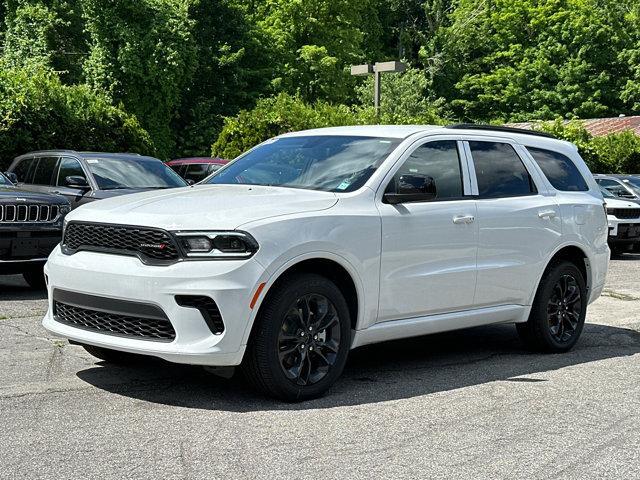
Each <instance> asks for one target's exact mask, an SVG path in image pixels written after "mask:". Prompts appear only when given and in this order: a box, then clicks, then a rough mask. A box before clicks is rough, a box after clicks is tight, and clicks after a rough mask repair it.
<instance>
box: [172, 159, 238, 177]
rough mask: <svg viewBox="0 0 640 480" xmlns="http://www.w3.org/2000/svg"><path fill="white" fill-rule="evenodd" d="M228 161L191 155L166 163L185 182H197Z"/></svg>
mask: <svg viewBox="0 0 640 480" xmlns="http://www.w3.org/2000/svg"><path fill="white" fill-rule="evenodd" d="M228 162H229V160H224V159H222V158H211V157H193V158H177V159H175V160H169V161H168V162H167V165H168V166H170V167H171V168H172V169H173V170H174V171H175V172H176V173H177V174H178V175H180V176H181V177H182V178H184V179H185V180H186V181H187V182H189V183H198V182H199V181H200V180H204V179H205V178H207V177H208V176H209V175H211V174H212V173H213V172H215V171H216V170H218V169H219V168H220V167H222V166H223V165H225V164H227V163H228Z"/></svg>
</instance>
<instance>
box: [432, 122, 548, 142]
mask: <svg viewBox="0 0 640 480" xmlns="http://www.w3.org/2000/svg"><path fill="white" fill-rule="evenodd" d="M444 128H453V129H456V130H489V131H493V132H505V133H520V134H522V135H534V136H536V137H546V138H556V136H555V135H552V134H550V133H547V132H540V131H537V130H526V129H524V128H515V127H504V126H502V125H483V124H479V123H455V124H452V125H447V126H446V127H444Z"/></svg>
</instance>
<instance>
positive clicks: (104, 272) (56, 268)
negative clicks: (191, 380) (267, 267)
mask: <svg viewBox="0 0 640 480" xmlns="http://www.w3.org/2000/svg"><path fill="white" fill-rule="evenodd" d="M45 274H46V275H47V277H48V287H47V288H48V292H49V308H48V311H47V313H46V315H45V317H44V320H43V322H42V324H43V326H44V327H45V328H46V329H47V330H48V331H49V332H51V333H53V334H55V335H59V336H62V337H65V338H68V339H70V340H74V341H76V342H79V343H86V344H90V345H96V346H99V347H104V348H111V349H114V350H121V351H125V352H131V353H139V354H144V355H151V356H155V357H160V358H163V359H165V360H168V361H171V362H176V363H186V364H198V365H215V366H232V365H239V364H240V362H241V361H242V357H243V355H244V350H245V346H246V338H247V337H248V333H249V327H250V325H251V322H252V321H253V313H254V312H253V310H252V309H251V308H250V306H249V304H250V301H251V297H252V295H253V294H254V292H255V290H256V287H257V285H258V284H259V282H260V279H261V276H262V275H264V269H263V268H262V266H261V265H260V264H259V263H258V262H257V261H255V260H253V259H249V260H228V261H201V262H200V261H198V262H194V261H190V262H180V263H177V264H174V265H168V266H150V265H144V264H143V263H142V262H141V261H140V260H139V259H137V258H134V257H127V256H119V255H110V254H104V253H95V252H78V253H76V254H74V255H70V256H69V255H64V254H63V253H62V252H61V251H60V247H57V248H56V249H55V250H54V251H53V253H52V254H51V256H50V257H49V261H48V262H47V264H46V266H45ZM54 289H58V290H64V291H67V292H76V293H79V294H85V295H93V296H98V297H103V298H106V299H113V303H118V301H119V300H121V301H128V302H138V303H143V304H148V305H154V306H156V307H158V308H159V309H160V310H161V311H162V312H164V314H166V317H167V318H168V319H169V320H170V322H171V324H172V326H173V328H174V330H175V339H174V340H172V341H170V342H157V341H151V340H148V339H140V338H135V337H132V336H126V335H110V334H106V333H103V332H99V331H95V330H87V329H82V328H78V327H76V326H71V325H68V324H66V323H61V322H59V321H57V320H56V319H55V318H54V315H53V300H52V297H53V291H54ZM176 295H202V296H208V297H210V298H212V299H213V300H214V301H215V302H216V304H217V305H218V308H219V310H220V313H221V315H222V319H223V321H224V326H225V329H224V332H223V333H221V334H214V333H212V331H211V329H210V328H209V326H207V323H206V321H205V319H204V318H203V315H202V314H201V313H200V311H199V310H197V309H195V308H190V307H184V306H180V305H178V303H177V301H176ZM107 301H108V300H107Z"/></svg>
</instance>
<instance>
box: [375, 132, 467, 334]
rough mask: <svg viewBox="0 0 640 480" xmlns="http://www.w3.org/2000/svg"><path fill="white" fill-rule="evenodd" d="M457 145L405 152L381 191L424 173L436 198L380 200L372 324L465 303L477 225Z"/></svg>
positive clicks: (439, 144)
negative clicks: (375, 318) (377, 294)
mask: <svg viewBox="0 0 640 480" xmlns="http://www.w3.org/2000/svg"><path fill="white" fill-rule="evenodd" d="M461 147H462V143H461V142H458V141H456V140H455V139H452V140H435V141H434V140H432V141H427V142H425V143H422V144H419V145H418V146H415V147H413V148H412V149H411V150H410V151H409V152H407V153H406V154H405V155H404V156H403V158H402V159H401V160H400V161H399V162H398V163H399V167H396V170H395V171H393V170H392V172H391V175H393V178H391V179H387V180H386V182H387V183H386V184H385V185H384V188H386V189H387V190H386V191H388V192H393V191H394V189H395V188H396V185H397V183H398V181H399V180H400V177H401V176H402V175H428V176H430V177H432V178H433V179H434V180H435V185H436V190H437V196H436V198H435V199H433V200H430V201H424V202H415V203H403V204H398V205H391V204H388V203H385V202H384V200H382V199H381V200H380V201H379V203H378V208H379V210H380V215H381V219H382V256H381V265H380V305H379V316H378V322H386V321H390V320H397V319H404V318H413V317H420V316H425V315H431V314H438V313H445V312H452V311H461V310H465V309H469V308H471V307H472V306H473V297H474V291H475V287H476V252H477V240H478V226H477V223H476V222H475V217H476V201H475V199H473V198H471V197H470V196H469V195H470V193H471V192H470V187H469V178H468V177H469V176H468V174H467V172H468V170H467V165H466V159H465V158H464V155H463V153H462V152H463V149H462V148H461Z"/></svg>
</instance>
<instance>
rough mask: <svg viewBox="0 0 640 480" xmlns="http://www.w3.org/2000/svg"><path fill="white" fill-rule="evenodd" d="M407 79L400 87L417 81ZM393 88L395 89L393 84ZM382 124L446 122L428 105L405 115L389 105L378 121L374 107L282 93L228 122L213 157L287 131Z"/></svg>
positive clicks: (229, 154) (231, 153) (237, 152)
mask: <svg viewBox="0 0 640 480" xmlns="http://www.w3.org/2000/svg"><path fill="white" fill-rule="evenodd" d="M400 78H401V77H400ZM406 78H407V79H408V80H407V81H406V82H405V83H404V84H403V83H401V82H398V83H397V84H396V88H398V89H399V88H400V87H401V86H402V85H410V84H411V82H412V81H415V78H413V79H412V78H411V75H410V74H409V75H408V76H407V77H406ZM389 88H393V87H392V85H391V84H389ZM365 90H366V89H364V90H363V92H364V91H365ZM413 93H415V91H414V92H413ZM412 99H413V97H411V95H409V96H408V97H406V105H407V106H408V105H410V102H411V100H412ZM422 107H424V108H422ZM378 122H380V123H385V124H391V123H395V124H420V123H423V124H424V123H442V120H441V119H439V118H437V117H436V116H435V114H434V113H433V111H432V110H429V109H428V107H426V106H424V105H417V106H415V108H413V109H410V110H409V111H407V112H406V113H403V110H402V105H401V106H400V108H395V106H392V104H391V103H389V104H387V107H386V108H383V109H382V111H381V114H380V118H379V119H378V118H376V113H375V110H374V109H373V107H348V106H345V105H332V104H330V103H328V102H324V101H321V100H319V101H317V102H315V103H306V102H305V101H304V100H302V99H301V98H300V97H295V96H291V95H289V94H286V93H281V94H279V95H277V96H276V97H271V98H267V99H263V100H260V101H259V102H258V104H257V105H256V107H255V108H254V109H252V110H243V111H242V112H240V114H239V115H237V116H236V117H229V118H227V119H225V123H224V127H223V129H222V131H221V133H220V135H219V136H218V139H217V140H216V142H215V143H214V144H213V146H212V155H214V156H219V157H223V158H235V157H236V156H238V155H240V154H241V153H242V152H244V151H246V150H248V149H249V148H251V147H253V146H254V145H257V144H258V143H260V142H263V141H264V140H267V139H269V138H271V137H274V136H276V135H280V134H283V133H287V132H293V131H298V130H306V129H311V128H321V127H337V126H342V125H371V124H375V123H378Z"/></svg>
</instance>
